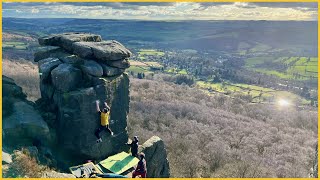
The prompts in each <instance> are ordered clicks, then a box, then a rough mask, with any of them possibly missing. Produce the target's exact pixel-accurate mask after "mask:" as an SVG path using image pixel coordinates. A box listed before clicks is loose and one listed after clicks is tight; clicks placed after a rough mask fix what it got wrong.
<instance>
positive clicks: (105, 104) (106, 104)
mask: <svg viewBox="0 0 320 180" xmlns="http://www.w3.org/2000/svg"><path fill="white" fill-rule="evenodd" d="M104 106H105V107H106V108H108V109H109V110H110V107H109V106H108V103H107V101H105V102H104Z"/></svg>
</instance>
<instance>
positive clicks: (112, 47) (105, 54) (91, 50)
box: [73, 40, 131, 62]
mask: <svg viewBox="0 0 320 180" xmlns="http://www.w3.org/2000/svg"><path fill="white" fill-rule="evenodd" d="M73 49H74V51H73V53H75V54H77V55H79V56H80V57H83V58H95V59H98V60H100V61H103V62H104V61H116V60H122V59H125V58H128V57H130V56H131V52H130V51H129V50H128V49H127V48H125V47H124V46H123V45H122V44H121V43H119V42H118V41H114V40H111V41H102V42H76V43H74V44H73Z"/></svg>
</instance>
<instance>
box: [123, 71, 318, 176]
mask: <svg viewBox="0 0 320 180" xmlns="http://www.w3.org/2000/svg"><path fill="white" fill-rule="evenodd" d="M155 78H156V76H155ZM130 88H131V89H130V94H131V102H130V113H129V116H128V118H129V120H128V130H129V134H130V136H134V135H138V136H139V137H140V139H141V142H143V141H145V140H146V139H148V138H149V137H150V136H152V135H157V136H159V137H161V138H162V139H163V140H164V142H165V143H166V146H167V150H168V159H169V162H170V169H171V175H172V177H219V178H225V177H229V178H232V177H234V178H235V177H239V178H240V177H247V178H255V177H308V175H309V172H310V171H309V170H310V168H311V167H312V165H313V163H314V162H313V161H314V159H315V158H314V154H315V144H316V142H317V110H316V109H313V110H311V111H309V110H303V109H296V108H294V107H291V108H286V109H278V108H275V107H274V106H273V105H265V104H261V105H259V104H254V105H252V104H249V103H247V102H245V101H243V100H241V99H237V98H236V99H231V98H227V97H225V96H219V95H217V96H208V95H207V94H205V93H204V92H202V91H199V90H197V89H195V88H190V87H188V86H183V85H182V86H179V85H176V84H173V83H167V82H162V81H161V80H156V81H155V80H153V81H150V80H144V79H142V80H138V79H133V78H131V87H130Z"/></svg>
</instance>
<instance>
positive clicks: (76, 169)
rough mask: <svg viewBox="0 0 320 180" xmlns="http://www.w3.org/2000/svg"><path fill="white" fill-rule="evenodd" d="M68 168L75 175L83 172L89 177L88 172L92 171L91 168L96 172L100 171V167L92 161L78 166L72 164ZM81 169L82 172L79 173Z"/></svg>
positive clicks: (78, 175)
mask: <svg viewBox="0 0 320 180" xmlns="http://www.w3.org/2000/svg"><path fill="white" fill-rule="evenodd" d="M69 169H70V171H71V173H72V174H73V175H75V176H76V177H81V175H82V174H84V175H85V177H89V176H90V174H91V173H92V172H93V171H92V169H95V171H96V172H97V173H102V172H101V171H100V169H98V168H97V167H96V166H95V165H94V164H93V163H92V162H89V163H86V164H82V165H79V166H72V167H70V168H69ZM81 171H83V172H82V173H81Z"/></svg>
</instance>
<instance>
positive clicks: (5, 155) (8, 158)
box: [2, 151, 12, 164]
mask: <svg viewBox="0 0 320 180" xmlns="http://www.w3.org/2000/svg"><path fill="white" fill-rule="evenodd" d="M10 163H12V157H11V155H10V154H9V153H6V152H4V151H2V164H10Z"/></svg>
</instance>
